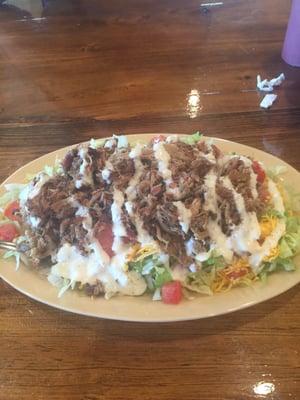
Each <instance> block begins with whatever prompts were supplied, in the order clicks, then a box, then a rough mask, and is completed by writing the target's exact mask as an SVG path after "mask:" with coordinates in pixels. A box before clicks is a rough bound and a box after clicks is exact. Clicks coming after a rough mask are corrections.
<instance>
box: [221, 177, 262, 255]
mask: <svg viewBox="0 0 300 400" xmlns="http://www.w3.org/2000/svg"><path fill="white" fill-rule="evenodd" d="M221 182H222V184H223V185H224V187H226V188H227V189H229V190H230V191H231V192H232V194H233V197H234V202H235V204H236V207H237V210H238V212H239V214H240V217H241V223H240V224H239V225H238V226H237V227H235V228H234V229H233V232H232V234H231V236H230V241H231V248H232V249H233V250H234V251H235V252H236V253H237V254H240V255H242V254H243V253H245V252H249V253H251V254H252V253H253V252H255V251H257V250H258V249H259V244H258V242H257V240H258V239H259V237H260V234H261V231H260V226H259V223H258V220H257V216H256V213H255V212H247V211H246V208H245V202H244V199H243V196H242V195H241V194H240V193H238V192H237V191H236V190H235V189H234V187H233V185H232V183H231V181H230V179H229V178H228V177H224V178H221Z"/></svg>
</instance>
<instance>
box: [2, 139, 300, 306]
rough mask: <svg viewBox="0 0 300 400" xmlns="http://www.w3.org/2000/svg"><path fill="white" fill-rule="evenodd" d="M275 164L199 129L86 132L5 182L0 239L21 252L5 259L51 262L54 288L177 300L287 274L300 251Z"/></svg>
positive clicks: (298, 231) (298, 229)
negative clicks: (47, 162)
mask: <svg viewBox="0 0 300 400" xmlns="http://www.w3.org/2000/svg"><path fill="white" fill-rule="evenodd" d="M275 172H276V171H275ZM275 172H274V171H273V173H269V174H267V171H266V169H265V167H264V166H263V165H262V164H261V163H260V162H259V161H257V160H253V159H252V158H250V157H248V156H246V155H238V154H235V153H232V154H224V153H223V152H222V151H221V150H220V149H219V148H218V147H217V146H216V145H214V144H213V141H212V140H204V139H203V138H202V137H201V135H200V134H199V133H196V134H194V135H190V136H177V135H170V136H164V135H159V136H156V137H154V138H152V139H151V140H149V142H148V143H145V144H143V143H136V144H130V143H128V141H127V138H126V137H125V136H114V137H112V138H110V139H107V140H94V139H92V140H91V141H90V142H89V143H88V144H81V145H79V146H76V147H74V148H73V149H72V150H70V151H69V152H67V154H66V155H65V157H64V158H63V160H61V162H60V163H57V164H56V165H55V166H53V167H49V166H46V167H45V169H44V170H43V171H41V172H40V173H38V174H36V175H35V176H33V177H31V179H30V181H29V182H28V183H25V184H9V185H6V189H7V192H6V193H5V194H4V195H3V196H2V197H1V198H0V207H2V214H1V220H0V240H8V241H15V242H16V245H17V250H16V251H12V250H11V251H9V252H7V253H6V254H5V255H4V257H9V256H15V257H16V258H17V264H18V265H19V263H20V255H21V256H22V255H23V259H26V258H27V259H28V260H30V262H31V264H33V265H34V266H35V267H36V268H37V269H44V268H45V266H44V261H47V262H48V264H49V271H48V281H49V282H50V283H51V284H52V285H55V286H57V287H58V288H59V290H58V294H59V296H61V295H62V294H63V293H64V292H65V291H66V290H68V289H73V290H74V289H76V290H81V291H83V292H85V293H86V294H88V295H91V296H99V295H101V296H105V298H110V297H111V296H114V295H117V294H120V295H130V296H139V295H142V294H144V293H145V292H149V293H151V295H152V298H153V300H162V301H163V302H164V303H166V304H177V303H179V302H180V301H181V299H182V298H183V297H190V296H191V293H200V294H206V295H212V294H214V293H217V292H221V291H227V290H230V289H231V288H233V287H235V286H238V285H251V284H253V283H254V282H255V281H257V280H259V279H264V278H265V277H266V275H267V274H269V273H271V272H273V271H277V270H286V271H291V270H293V269H294V264H293V257H294V256H295V254H296V252H297V251H298V248H299V242H300V222H299V214H297V212H296V211H293V210H294V207H292V206H291V198H290V197H289V196H288V195H287V192H286V190H285V189H284V188H283V185H282V182H281V181H280V179H279V178H278V177H277V174H276V173H275ZM21 258H22V257H21ZM42 263H43V266H42V265H41V264H42Z"/></svg>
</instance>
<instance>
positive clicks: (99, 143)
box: [89, 139, 105, 149]
mask: <svg viewBox="0 0 300 400" xmlns="http://www.w3.org/2000/svg"><path fill="white" fill-rule="evenodd" d="M104 143H105V139H91V140H90V143H89V146H90V147H91V148H92V149H98V148H99V147H103V145H104Z"/></svg>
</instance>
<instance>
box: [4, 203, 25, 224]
mask: <svg viewBox="0 0 300 400" xmlns="http://www.w3.org/2000/svg"><path fill="white" fill-rule="evenodd" d="M19 211H20V203H19V202H18V200H15V201H12V202H11V203H9V204H8V206H6V208H5V210H4V215H5V216H6V217H7V218H9V219H11V220H12V221H19V222H20V221H21V217H19V216H18V215H17V213H18V212H19Z"/></svg>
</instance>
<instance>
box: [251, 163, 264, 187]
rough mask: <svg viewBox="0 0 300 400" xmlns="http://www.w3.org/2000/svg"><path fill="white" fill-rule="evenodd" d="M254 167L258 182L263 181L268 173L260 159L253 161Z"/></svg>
mask: <svg viewBox="0 0 300 400" xmlns="http://www.w3.org/2000/svg"><path fill="white" fill-rule="evenodd" d="M252 169H253V171H254V172H255V173H256V175H257V182H259V183H263V181H264V180H265V178H266V173H265V171H264V170H263V168H262V166H261V165H260V163H259V162H258V161H253V162H252Z"/></svg>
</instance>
